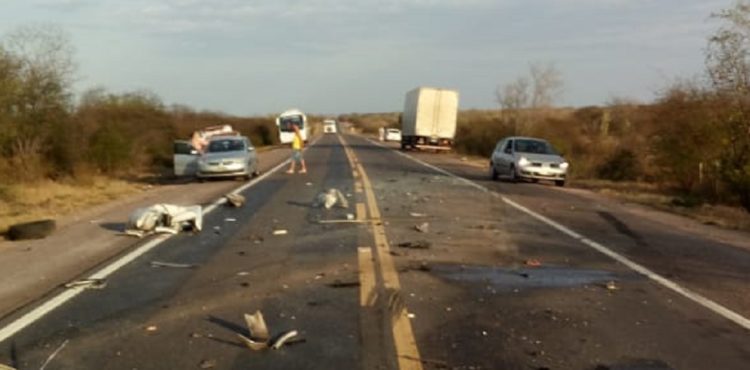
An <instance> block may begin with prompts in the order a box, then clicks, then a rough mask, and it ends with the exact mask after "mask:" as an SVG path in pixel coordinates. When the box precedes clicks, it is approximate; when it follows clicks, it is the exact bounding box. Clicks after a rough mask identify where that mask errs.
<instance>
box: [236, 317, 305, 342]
mask: <svg viewBox="0 0 750 370" xmlns="http://www.w3.org/2000/svg"><path fill="white" fill-rule="evenodd" d="M245 323H246V324H247V328H248V331H249V334H250V337H246V336H244V335H242V334H240V333H238V334H237V337H238V338H240V340H241V341H242V342H243V343H244V344H245V346H247V348H250V349H251V350H253V351H262V350H265V349H268V348H273V349H279V348H281V347H282V346H283V345H284V344H287V343H291V342H292V341H293V340H294V339H295V338H296V337H297V336H298V334H299V333H297V331H296V330H291V331H288V332H283V333H281V334H279V335H278V336H277V337H276V338H274V339H272V338H271V335H270V334H269V332H268V326H267V325H266V321H265V319H263V314H262V313H261V312H260V311H255V313H254V314H252V315H248V314H245Z"/></svg>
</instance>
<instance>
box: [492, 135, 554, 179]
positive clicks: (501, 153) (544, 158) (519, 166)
mask: <svg viewBox="0 0 750 370" xmlns="http://www.w3.org/2000/svg"><path fill="white" fill-rule="evenodd" d="M568 167H569V164H568V162H567V161H565V158H563V157H562V156H560V155H559V154H557V152H556V151H555V149H554V148H553V147H552V145H550V143H548V142H547V141H545V140H543V139H537V138H533V137H521V136H512V137H508V138H505V139H503V140H500V141H499V142H498V143H497V146H495V151H494V152H493V153H492V156H491V157H490V177H492V179H493V180H497V179H498V178H499V177H500V176H503V177H505V178H507V179H509V180H510V181H517V180H530V181H538V180H549V181H554V183H555V185H557V186H565V178H566V176H567V173H568Z"/></svg>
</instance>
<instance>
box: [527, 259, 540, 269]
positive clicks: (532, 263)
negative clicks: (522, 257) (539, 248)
mask: <svg viewBox="0 0 750 370" xmlns="http://www.w3.org/2000/svg"><path fill="white" fill-rule="evenodd" d="M524 264H525V265H526V266H531V267H539V266H541V265H542V263H541V262H540V261H539V260H538V259H536V258H531V259H527V260H526V261H525V262H524Z"/></svg>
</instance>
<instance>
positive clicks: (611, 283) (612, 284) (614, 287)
mask: <svg viewBox="0 0 750 370" xmlns="http://www.w3.org/2000/svg"><path fill="white" fill-rule="evenodd" d="M604 287H605V288H607V290H618V289H620V288H619V287H618V286H617V284H615V282H614V281H608V282H607V284H605V285H604Z"/></svg>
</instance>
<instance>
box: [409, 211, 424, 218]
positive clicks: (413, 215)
mask: <svg viewBox="0 0 750 370" xmlns="http://www.w3.org/2000/svg"><path fill="white" fill-rule="evenodd" d="M409 216H411V217H418V218H421V217H427V214H426V213H419V212H409Z"/></svg>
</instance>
